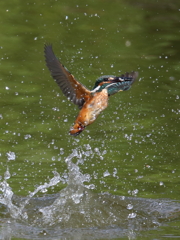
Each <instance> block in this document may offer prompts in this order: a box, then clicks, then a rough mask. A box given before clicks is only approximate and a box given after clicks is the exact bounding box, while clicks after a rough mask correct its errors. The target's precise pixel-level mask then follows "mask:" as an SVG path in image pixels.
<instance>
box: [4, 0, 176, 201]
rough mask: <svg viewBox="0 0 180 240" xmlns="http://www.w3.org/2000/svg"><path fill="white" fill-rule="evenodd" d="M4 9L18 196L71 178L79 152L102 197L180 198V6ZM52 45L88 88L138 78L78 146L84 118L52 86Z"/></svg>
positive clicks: (85, 4)
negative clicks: (47, 54) (75, 131)
mask: <svg viewBox="0 0 180 240" xmlns="http://www.w3.org/2000/svg"><path fill="white" fill-rule="evenodd" d="M0 9H1V10H0V12H1V14H0V30H1V31H0V98H1V101H0V109H1V110H0V122H1V129H0V135H1V139H0V157H1V162H0V165H1V168H0V175H2V176H3V174H4V172H5V171H6V168H7V166H8V167H9V170H10V173H11V178H10V179H9V181H8V182H9V184H10V186H11V187H12V189H13V191H14V192H15V193H16V194H18V195H19V194H20V195H24V196H25V195H27V193H28V192H29V191H32V190H33V189H34V187H35V186H37V185H39V184H41V183H44V182H46V181H48V179H50V178H51V177H52V176H53V174H52V171H54V170H56V171H58V172H59V173H60V174H62V173H64V172H66V171H67V170H66V168H67V166H66V164H65V162H64V159H65V158H66V157H68V156H69V154H70V153H71V152H72V151H73V149H78V151H80V152H81V153H85V154H84V155H83V160H84V162H83V164H82V165H81V166H80V168H81V171H82V172H83V173H89V174H90V175H91V183H93V184H95V190H94V191H96V192H105V191H108V192H110V193H111V194H115V195H125V196H131V195H134V193H136V194H135V195H136V196H138V197H145V198H170V199H179V176H180V170H179V149H180V143H179V142H180V141H179V136H180V124H179V120H180V78H179V76H180V60H179V55H180V45H179V41H180V32H179V19H180V18H179V14H180V8H179V1H171V2H169V1H166V0H165V1H163V2H160V1H155V0H152V1H144V0H141V1H131V0H127V1H123V0H114V1H109V0H96V1H93V0H92V1H90V0H88V1H80V0H75V1H71V0H66V1H64V0H61V1H55V0H50V1H47V0H44V1H37V0H34V1H22V0H12V1H1V2H0ZM45 43H52V44H53V49H54V52H55V54H56V56H57V57H58V58H59V59H60V60H61V61H62V63H63V64H64V65H65V66H66V67H67V68H68V69H69V70H70V71H71V72H72V74H73V75H74V76H75V78H76V79H77V80H79V81H80V82H82V83H83V84H84V85H86V86H87V87H88V88H90V89H91V88H92V87H93V85H94V82H95V80H96V79H97V78H98V77H99V76H101V75H106V74H108V75H109V74H112V75H120V74H122V73H124V72H126V71H132V70H134V71H138V72H139V79H138V80H137V81H136V82H135V84H134V85H133V86H132V88H131V89H130V90H129V91H127V92H122V93H119V94H117V95H115V96H112V97H111V98H110V101H109V107H108V108H107V109H106V110H105V111H104V112H103V113H102V114H101V115H100V116H99V117H98V119H97V120H96V121H95V123H94V124H92V125H91V126H89V127H88V128H87V129H86V130H85V131H84V132H83V133H82V134H81V135H79V136H78V137H76V138H74V137H72V136H69V134H68V132H69V128H70V126H71V125H72V124H73V122H74V120H75V118H76V115H77V113H78V109H77V107H76V106H74V105H73V104H72V103H71V102H69V101H67V99H66V98H65V97H64V96H63V94H62V93H61V91H60V89H59V88H58V86H57V85H56V84H55V83H54V80H53V79H52V78H51V76H50V73H49V71H48V69H47V67H46V65H45V60H44V52H43V51H44V49H43V48H44V44H45ZM88 149H91V151H90V152H89V154H87V152H88ZM12 159H14V160H12ZM75 161H76V160H75ZM61 188H62V186H61V185H58V186H56V187H55V188H54V189H53V188H52V189H50V190H49V193H54V192H58V191H59V190H60V189H61ZM136 190H138V191H136Z"/></svg>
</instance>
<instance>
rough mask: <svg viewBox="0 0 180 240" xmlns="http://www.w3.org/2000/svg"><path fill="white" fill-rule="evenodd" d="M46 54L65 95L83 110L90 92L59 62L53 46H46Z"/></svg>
mask: <svg viewBox="0 0 180 240" xmlns="http://www.w3.org/2000/svg"><path fill="white" fill-rule="evenodd" d="M44 53H45V59H46V65H47V67H48V68H49V70H50V72H51V75H52V77H53V78H54V80H55V81H56V82H57V84H58V85H59V87H60V88H61V90H62V92H63V93H64V95H65V96H66V97H67V98H68V99H70V100H71V101H72V102H73V103H74V104H76V105H78V106H79V108H81V107H82V106H83V104H84V102H85V101H86V99H87V98H89V96H90V91H89V90H88V89H87V88H86V87H84V86H83V85H82V84H81V83H79V82H78V81H76V79H75V78H74V76H73V75H72V74H71V73H70V72H69V71H68V70H67V68H65V67H64V66H63V65H62V64H61V63H60V61H58V59H57V58H56V56H55V55H54V52H53V50H52V45H45V47H44Z"/></svg>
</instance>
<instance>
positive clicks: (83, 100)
mask: <svg viewBox="0 0 180 240" xmlns="http://www.w3.org/2000/svg"><path fill="white" fill-rule="evenodd" d="M44 54H45V60H46V65H47V67H48V69H49V70H50V73H51V76H52V77H53V79H54V80H55V81H56V83H57V84H58V85H59V87H60V89H61V91H62V92H63V94H64V95H65V96H66V97H67V98H68V99H69V100H70V101H71V102H73V103H74V104H76V105H77V106H78V107H79V109H80V111H79V114H78V116H77V118H76V120H75V122H74V126H73V127H72V128H71V129H70V132H69V133H70V135H73V136H77V135H79V134H80V133H81V132H82V131H83V130H84V129H85V128H86V127H87V126H88V125H90V124H91V123H93V122H94V121H95V120H96V118H97V116H98V115H99V114H100V113H101V112H102V111H103V110H104V109H105V108H107V106H108V99H109V96H111V95H113V94H115V93H117V92H120V91H126V90H128V89H130V87H131V85H132V83H133V82H134V81H135V79H136V78H137V77H138V72H131V73H128V72H126V73H125V74H123V75H121V76H119V77H116V76H113V75H104V76H101V77H99V78H98V79H97V80H96V82H95V85H94V87H93V89H92V90H89V89H88V88H86V87H85V86H84V85H83V84H81V83H80V82H79V81H77V80H76V79H75V78H74V76H73V75H72V74H71V73H70V72H69V71H68V69H67V68H66V67H65V66H64V65H63V64H62V63H61V62H60V61H59V60H58V59H57V58H56V56H55V54H54V52H53V49H52V45H51V44H45V47H44Z"/></svg>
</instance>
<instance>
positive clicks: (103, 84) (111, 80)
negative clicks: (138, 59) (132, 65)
mask: <svg viewBox="0 0 180 240" xmlns="http://www.w3.org/2000/svg"><path fill="white" fill-rule="evenodd" d="M137 77H138V72H131V73H125V74H123V75H121V76H120V77H115V76H102V77H100V78H99V79H98V80H97V81H96V84H95V87H96V88H95V90H96V89H97V91H102V89H104V88H106V89H107V91H108V95H109V96H110V95H113V94H115V93H117V92H119V91H126V90H128V89H130V87H131V85H132V84H133V82H134V81H135V79H136V78H137Z"/></svg>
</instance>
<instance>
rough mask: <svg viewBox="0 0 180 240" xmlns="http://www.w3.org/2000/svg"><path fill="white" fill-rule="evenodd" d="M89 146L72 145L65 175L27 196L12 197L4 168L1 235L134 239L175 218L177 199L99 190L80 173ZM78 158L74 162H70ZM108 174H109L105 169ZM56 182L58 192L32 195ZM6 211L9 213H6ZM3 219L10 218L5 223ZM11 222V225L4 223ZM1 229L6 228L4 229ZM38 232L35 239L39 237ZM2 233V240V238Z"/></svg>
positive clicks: (178, 209)
mask: <svg viewBox="0 0 180 240" xmlns="http://www.w3.org/2000/svg"><path fill="white" fill-rule="evenodd" d="M95 152H96V153H97V152H98V154H99V156H100V155H101V156H102V154H101V153H100V152H99V150H98V151H93V150H92V149H91V147H90V146H89V145H87V146H86V150H85V151H83V150H82V149H75V150H73V152H72V154H71V155H69V156H68V157H67V158H66V159H65V163H66V164H67V169H68V173H67V174H62V176H60V175H59V173H57V172H53V173H54V177H53V178H52V179H51V180H50V181H49V182H48V183H44V184H42V185H40V186H38V187H37V188H36V189H35V190H34V191H33V192H31V193H30V194H29V195H28V196H27V197H24V198H22V197H18V196H15V194H14V193H13V190H12V189H11V187H10V186H9V184H8V179H9V178H10V177H11V174H10V172H9V169H8V168H7V170H6V172H5V174H4V177H3V179H1V182H0V191H1V192H2V194H1V195H0V203H1V204H2V205H3V206H5V207H6V209H7V211H4V212H5V213H4V219H2V220H1V222H4V224H1V229H2V232H3V234H4V235H3V236H5V235H6V236H5V237H6V238H8V237H10V236H16V237H24V236H28V238H31V239H32V238H34V237H35V236H36V239H46V236H47V239H49V238H48V236H51V239H53V238H54V239H56V238H57V236H58V239H59V238H60V237H62V238H68V239H85V238H86V239H102V238H106V239H112V238H113V239H114V238H115V237H122V236H126V237H128V239H135V238H136V235H137V234H138V232H139V231H144V230H146V231H147V230H148V229H154V228H158V227H159V226H161V225H163V223H166V222H167V221H172V220H173V219H176V218H179V217H180V216H179V215H180V214H179V213H180V203H178V202H175V201H170V200H152V199H139V198H135V197H132V198H130V197H121V196H114V195H111V194H109V193H101V194H97V193H94V192H93V191H92V189H94V188H95V186H94V185H93V184H91V176H90V175H89V174H83V173H82V172H81V170H80V167H79V165H80V164H82V163H83V162H84V161H85V159H86V158H87V159H88V157H89V156H92V155H93V154H95ZM74 158H75V159H76V160H77V161H76V163H73V162H72V160H73V159H74ZM106 174H107V173H106ZM58 183H62V184H64V188H63V189H62V190H61V191H60V192H59V193H57V194H52V195H47V194H46V195H44V196H43V197H36V194H37V193H38V192H41V193H45V192H46V190H47V189H48V188H49V187H52V186H56V185H57V184H58ZM7 213H8V214H10V217H8V215H7ZM5 219H8V220H7V222H6V220H5ZM9 222H11V225H9V224H8V223H9ZM3 229H4V230H3ZM37 236H38V237H37ZM5 237H4V239H5Z"/></svg>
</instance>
